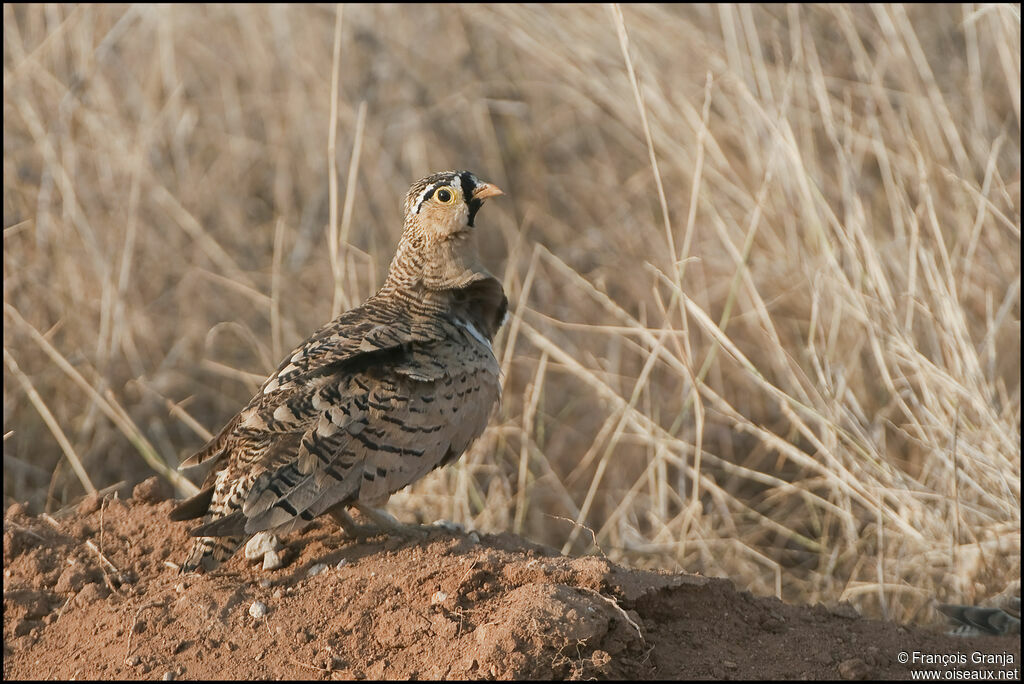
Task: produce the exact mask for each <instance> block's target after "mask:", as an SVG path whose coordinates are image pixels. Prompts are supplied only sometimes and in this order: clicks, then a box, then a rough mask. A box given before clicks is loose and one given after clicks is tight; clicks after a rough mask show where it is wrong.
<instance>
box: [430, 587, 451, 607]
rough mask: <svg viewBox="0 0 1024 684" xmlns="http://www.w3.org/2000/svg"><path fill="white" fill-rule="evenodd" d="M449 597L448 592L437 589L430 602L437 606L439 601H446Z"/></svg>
mask: <svg viewBox="0 0 1024 684" xmlns="http://www.w3.org/2000/svg"><path fill="white" fill-rule="evenodd" d="M446 598H448V594H446V593H445V592H443V591H435V592H434V595H433V596H431V597H430V604H431V605H434V606H436V605H437V604H438V603H444V600H445V599H446Z"/></svg>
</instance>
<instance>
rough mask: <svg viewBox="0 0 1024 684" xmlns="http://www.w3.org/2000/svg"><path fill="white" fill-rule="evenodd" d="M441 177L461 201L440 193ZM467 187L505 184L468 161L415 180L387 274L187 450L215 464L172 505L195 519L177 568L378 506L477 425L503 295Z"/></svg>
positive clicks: (491, 383) (490, 382) (212, 563)
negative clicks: (340, 509)
mask: <svg viewBox="0 0 1024 684" xmlns="http://www.w3.org/2000/svg"><path fill="white" fill-rule="evenodd" d="M441 188H443V189H445V190H446V191H447V194H445V195H444V196H443V197H444V198H448V195H455V196H456V198H457V199H458V200H459V201H458V202H456V201H451V202H443V201H441V200H442V197H439V196H437V193H438V191H439V189H441ZM481 188H486V189H487V190H486V192H481ZM474 193H479V194H480V195H483V196H493V195H494V194H500V191H497V190H496V189H495V188H494V187H493V186H490V185H487V184H484V183H481V182H480V181H478V180H477V179H476V178H475V177H473V176H472V174H469V173H468V172H443V173H439V174H433V175H431V176H428V177H426V178H423V179H421V180H420V181H417V183H415V184H413V186H412V188H411V189H410V191H409V193H408V195H407V198H406V205H405V206H406V217H405V230H404V232H403V234H402V239H401V241H400V242H399V246H398V250H397V253H396V255H395V258H394V260H393V261H392V263H391V267H390V269H389V271H388V278H387V280H386V281H385V284H384V286H383V287H382V288H381V289H380V290H379V291H378V292H377V293H376V294H375V295H373V296H372V297H371V298H370V299H369V300H367V301H366V302H365V303H364V304H363V305H361V306H359V307H357V308H355V309H352V310H351V311H348V312H346V313H344V314H342V315H341V316H339V317H338V318H337V319H335V320H334V321H332V322H330V323H328V324H327V325H325V326H324V327H323V328H321V329H320V330H318V331H316V332H315V333H313V335H311V336H310V337H309V339H307V340H306V341H305V342H303V343H302V344H300V345H299V346H298V347H296V348H295V349H294V350H293V351H292V353H291V354H289V355H288V356H287V357H286V358H285V359H284V360H283V361H282V362H281V364H280V365H279V366H278V368H277V370H276V371H275V372H274V373H273V374H272V375H271V376H270V377H269V378H267V380H266V382H264V384H263V386H262V387H261V388H260V390H259V392H257V394H256V396H254V397H253V398H252V400H251V401H250V402H249V404H248V405H247V406H246V407H245V408H244V409H242V410H241V411H240V412H239V413H238V414H237V415H236V416H235V417H234V418H232V419H231V420H230V421H229V422H228V424H227V425H226V426H225V427H224V429H222V430H221V432H220V433H218V435H217V436H216V437H215V438H214V439H212V440H210V442H208V443H207V444H206V445H205V446H204V447H203V448H202V449H201V450H200V451H199V452H197V453H196V454H195V455H194V456H192V457H191V458H189V459H188V460H187V461H185V463H184V464H183V466H192V465H198V464H200V463H203V462H207V461H212V462H213V464H214V467H213V469H212V471H211V472H210V473H209V475H208V477H207V478H206V481H205V483H204V487H203V490H202V491H201V492H200V494H198V495H196V496H195V497H193V498H192V499H189V500H188V501H186V502H183V503H182V504H181V505H179V506H178V507H177V508H176V509H175V510H174V512H173V513H172V514H171V517H172V519H175V520H181V519H186V518H194V517H200V516H202V517H203V524H202V525H201V526H199V527H198V528H196V529H195V530H193V534H194V535H198V536H199V538H198V539H197V540H196V541H195V543H194V545H193V547H192V549H191V551H190V552H189V554H188V556H187V558H186V559H185V562H184V563H183V564H182V570H183V571H189V570H195V569H198V568H205V569H207V570H209V569H212V568H214V567H216V566H217V564H218V563H220V562H222V561H223V560H226V559H227V558H229V557H230V556H231V555H232V554H233V553H234V552H235V550H237V548H238V547H239V546H240V545H241V544H242V543H244V541H245V539H246V538H248V537H249V536H251V535H252V534H254V533H256V532H259V531H263V530H270V531H273V532H275V533H286V532H290V531H292V530H298V529H301V528H302V527H304V526H305V525H307V524H308V523H309V522H310V521H312V520H313V519H314V518H316V517H317V516H319V515H321V514H323V513H325V512H327V511H329V510H330V509H332V508H334V507H337V506H345V505H351V504H355V503H360V504H366V505H371V506H380V505H383V504H384V503H385V502H386V501H387V499H388V497H389V496H390V495H391V494H392V493H394V492H396V491H398V490H399V489H402V488H403V487H405V486H407V485H409V484H411V483H412V482H414V481H416V480H417V479H419V478H420V477H422V476H423V475H425V474H427V473H428V472H430V471H431V470H433V469H434V468H436V467H438V466H440V465H442V464H444V463H448V462H450V461H452V460H454V459H455V458H457V457H458V456H459V455H461V454H462V453H463V452H464V451H465V450H466V448H468V446H469V445H470V444H471V443H472V441H473V440H474V439H476V438H477V437H478V436H479V435H480V433H481V432H482V431H483V430H484V428H485V427H486V425H487V420H488V417H489V415H490V413H491V411H492V409H493V407H494V406H495V405H496V404H497V402H498V400H499V396H500V383H499V377H498V376H499V370H498V364H497V361H496V360H495V357H494V354H493V352H492V350H491V343H492V341H493V338H494V336H495V334H496V333H497V331H498V329H499V328H500V326H501V324H502V323H503V321H504V318H505V314H506V310H507V300H506V298H505V293H504V291H503V290H502V287H501V283H500V282H499V281H498V280H497V279H495V278H494V277H493V276H491V275H490V273H488V272H487V270H486V269H485V268H483V267H482V266H481V265H480V264H479V263H478V261H477V257H476V251H475V248H474V247H473V244H472V240H471V239H470V238H471V233H472V228H471V226H472V218H473V217H474V216H475V214H476V211H477V210H479V208H480V204H481V203H482V200H481V199H474V198H473V194H474Z"/></svg>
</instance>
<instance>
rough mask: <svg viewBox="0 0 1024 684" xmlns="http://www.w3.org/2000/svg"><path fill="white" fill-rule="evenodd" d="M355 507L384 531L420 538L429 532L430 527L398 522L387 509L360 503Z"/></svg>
mask: <svg viewBox="0 0 1024 684" xmlns="http://www.w3.org/2000/svg"><path fill="white" fill-rule="evenodd" d="M355 507H356V508H358V509H359V512H360V513H362V514H363V515H365V516H366V517H367V518H369V519H370V520H372V521H373V522H374V524H375V525H376V526H377V528H378V529H379V530H380V531H382V532H389V533H391V534H397V535H399V536H402V537H418V538H423V537H426V536H427V535H428V534H429V529H428V528H426V527H424V526H423V525H406V524H405V523H402V522H398V520H396V519H395V518H394V517H393V516H392V515H391V514H389V513H387V512H386V511H382V510H378V509H376V508H372V507H371V506H367V505H366V504H360V503H357V504H355Z"/></svg>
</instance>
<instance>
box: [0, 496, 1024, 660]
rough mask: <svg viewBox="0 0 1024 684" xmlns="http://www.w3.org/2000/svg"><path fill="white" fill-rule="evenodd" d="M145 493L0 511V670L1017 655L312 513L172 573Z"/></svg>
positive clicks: (656, 576)
mask: <svg viewBox="0 0 1024 684" xmlns="http://www.w3.org/2000/svg"><path fill="white" fill-rule="evenodd" d="M160 490H161V487H160V485H159V484H157V482H156V480H155V479H151V480H147V481H146V482H144V483H142V484H140V485H139V486H137V487H136V488H135V489H134V491H133V492H132V493H131V498H130V499H127V500H125V499H118V498H110V497H108V498H106V499H102V500H101V499H100V498H99V497H98V496H93V497H90V498H87V499H85V500H84V501H83V502H82V503H81V504H79V505H78V507H77V509H72V510H71V511H69V512H68V514H65V515H58V516H55V517H50V516H30V515H28V514H27V513H26V510H25V508H24V507H23V506H22V505H20V504H14V505H12V506H10V507H9V508H8V509H7V511H6V513H5V516H4V677H5V678H10V679H35V678H39V679H51V678H59V679H66V678H76V679H107V678H110V679H133V678H143V679H161V678H163V679H168V678H175V679H218V678H245V679H258V678H265V679H310V678H321V679H358V678H374V679H376V678H419V679H440V678H444V679H459V678H487V679H490V678H494V679H515V678H559V679H584V678H602V679H604V678H631V679H632V678H637V679H693V678H727V679H750V678H783V679H819V678H820V679H861V678H908V677H909V676H910V671H909V669H908V667H907V666H904V665H900V664H899V663H898V662H897V659H896V655H897V653H898V652H899V651H915V650H916V651H922V652H927V653H955V652H962V653H970V652H971V651H975V650H981V651H984V652H992V653H1001V652H1004V651H1009V652H1011V653H1013V654H1014V662H1015V663H1019V662H1020V641H1019V640H1018V639H1009V638H1008V639H989V638H977V639H963V638H957V637H953V636H947V635H945V634H942V633H939V632H936V631H927V630H923V629H918V628H912V627H904V626H899V625H896V624H891V623H885V622H878V621H873V620H867V619H863V618H861V617H859V616H857V614H856V612H855V611H853V610H852V609H851V608H849V607H848V606H846V607H840V608H837V609H832V610H830V609H827V608H825V607H823V606H818V607H813V608H808V607H799V606H790V605H787V604H784V603H782V602H780V601H778V600H775V599H765V598H756V597H753V596H751V595H750V594H748V593H745V592H739V591H737V590H736V589H735V588H733V586H732V584H731V583H730V582H728V581H726V580H721V579H710V578H704V577H700V576H694V575H685V574H668V573H660V572H649V571H641V570H632V569H628V568H624V567H621V566H618V565H615V564H613V563H610V562H608V561H606V560H604V559H601V558H598V557H583V558H568V557H564V556H560V555H559V554H558V553H557V552H555V551H552V550H549V549H545V548H542V547H539V546H535V545H532V544H529V543H527V542H525V541H523V540H522V539H519V538H518V537H515V536H512V535H508V534H501V535H496V536H493V535H482V536H479V535H476V534H474V533H470V534H464V533H461V532H451V531H446V530H443V529H438V530H437V531H436V532H433V533H432V534H431V535H430V536H429V538H427V539H425V540H404V539H393V538H392V539H387V538H383V537H381V538H376V539H371V540H369V541H363V542H357V541H354V540H349V539H346V538H344V537H343V535H341V534H340V533H339V531H338V530H337V529H336V528H335V527H334V526H333V524H332V523H330V522H329V521H323V522H320V521H318V522H316V523H314V524H313V525H312V526H311V527H310V528H309V529H308V530H307V531H306V532H305V533H303V534H300V535H292V536H291V537H289V538H287V539H285V540H283V541H284V542H285V543H286V545H287V555H286V556H285V565H284V567H283V568H281V569H279V570H277V571H274V572H264V571H263V570H261V569H260V568H259V566H257V565H253V564H250V563H249V562H248V561H246V559H245V557H244V555H243V554H241V553H239V554H238V555H236V556H235V558H233V559H232V560H231V561H230V562H229V563H227V564H226V565H225V566H223V567H222V568H221V569H219V570H218V571H217V572H214V573H212V574H209V575H187V576H182V575H179V574H177V572H176V571H175V570H174V569H173V567H171V566H170V565H168V563H167V561H180V559H181V556H182V554H183V553H184V552H185V549H186V548H187V546H188V539H187V538H186V527H187V526H186V525H179V524H170V523H169V522H168V520H167V514H168V513H169V511H170V510H171V508H172V506H173V504H172V502H171V501H168V500H163V497H162V496H161V494H160ZM1018 667H1019V666H1018Z"/></svg>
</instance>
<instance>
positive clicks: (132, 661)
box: [124, 655, 142, 667]
mask: <svg viewBox="0 0 1024 684" xmlns="http://www.w3.org/2000/svg"><path fill="white" fill-rule="evenodd" d="M141 662H142V658H140V657H139V656H137V655H133V656H131V657H129V658H128V660H126V661H124V664H125V665H127V666H129V667H138V665H139V663H141Z"/></svg>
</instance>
